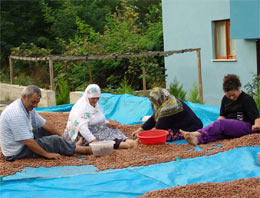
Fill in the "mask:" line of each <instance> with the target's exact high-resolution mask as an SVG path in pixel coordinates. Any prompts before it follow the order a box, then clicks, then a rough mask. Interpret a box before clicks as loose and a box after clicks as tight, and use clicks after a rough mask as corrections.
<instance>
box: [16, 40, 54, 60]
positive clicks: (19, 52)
mask: <svg viewBox="0 0 260 198" xmlns="http://www.w3.org/2000/svg"><path fill="white" fill-rule="evenodd" d="M50 54H51V50H50V49H44V48H40V47H38V46H36V45H35V44H34V43H22V44H21V45H20V46H19V47H14V48H11V55H15V56H31V57H42V56H49V55H50Z"/></svg>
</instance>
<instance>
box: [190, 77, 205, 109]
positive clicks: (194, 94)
mask: <svg viewBox="0 0 260 198" xmlns="http://www.w3.org/2000/svg"><path fill="white" fill-rule="evenodd" d="M187 100H188V101H190V102H194V103H200V104H203V103H202V101H201V100H200V97H199V86H198V84H197V83H196V82H194V83H193V87H192V88H191V89H190V93H189V96H188V98H187Z"/></svg>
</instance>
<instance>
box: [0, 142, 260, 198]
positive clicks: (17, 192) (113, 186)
mask: <svg viewBox="0 0 260 198" xmlns="http://www.w3.org/2000/svg"><path fill="white" fill-rule="evenodd" d="M258 152H260V146H255V147H253V146H252V147H242V148H236V149H232V150H229V151H226V152H221V153H217V154H215V155H211V156H203V157H196V158H189V159H180V160H178V161H171V162H166V163H161V164H154V165H149V166H140V167H129V168H126V169H109V170H105V171H100V172H96V171H97V168H95V167H94V166H92V165H88V166H76V167H75V166H65V167H52V168H43V167H40V168H29V167H27V168H24V169H23V171H22V172H21V173H16V174H15V175H10V176H7V177H4V182H2V183H1V184H0V188H1V195H2V197H1V198H5V197H17V196H18V197H26V198H27V197H38V196H40V197H95V198H99V197H101V198H104V197H126V198H127V197H137V196H141V195H143V194H145V193H146V192H149V191H152V190H158V189H164V188H169V187H174V186H177V185H181V186H182V185H186V184H194V183H206V182H227V181H232V180H237V179H243V178H253V177H260V167H259V166H258V165H257V153H258ZM147 160H149V159H147Z"/></svg>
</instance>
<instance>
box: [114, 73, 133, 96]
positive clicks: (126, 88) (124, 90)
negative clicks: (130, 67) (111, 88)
mask: <svg viewBox="0 0 260 198" xmlns="http://www.w3.org/2000/svg"><path fill="white" fill-rule="evenodd" d="M117 93H118V94H134V90H133V89H132V88H131V85H129V84H128V80H127V79H126V76H124V79H123V80H122V82H121V83H120V87H119V88H118V89H117Z"/></svg>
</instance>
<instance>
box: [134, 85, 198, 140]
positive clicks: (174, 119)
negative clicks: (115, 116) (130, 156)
mask: <svg viewBox="0 0 260 198" xmlns="http://www.w3.org/2000/svg"><path fill="white" fill-rule="evenodd" d="M149 99H150V101H151V104H152V108H153V115H152V116H151V117H150V118H149V119H148V120H147V121H146V122H145V123H144V124H143V125H142V126H141V127H140V128H139V129H137V130H136V131H135V132H133V134H132V135H133V136H136V135H137V133H139V132H140V131H144V130H150V129H152V128H155V129H164V130H168V131H169V134H168V136H167V141H174V140H178V139H183V136H182V135H181V134H180V133H179V130H180V129H183V130H187V129H193V130H197V129H199V128H201V127H202V122H201V120H200V119H199V118H198V117H197V116H196V115H195V113H194V112H193V111H192V110H191V109H190V108H189V107H188V106H187V105H186V104H185V103H184V102H182V101H181V100H178V99H177V98H175V97H174V96H173V95H171V94H170V93H169V91H168V90H167V89H163V88H159V87H155V88H153V89H152V90H151V92H150V96H149Z"/></svg>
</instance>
